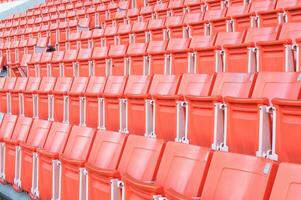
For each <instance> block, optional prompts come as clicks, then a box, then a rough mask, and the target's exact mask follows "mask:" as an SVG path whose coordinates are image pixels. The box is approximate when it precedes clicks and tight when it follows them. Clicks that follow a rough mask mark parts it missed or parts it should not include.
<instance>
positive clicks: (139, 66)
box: [126, 43, 148, 75]
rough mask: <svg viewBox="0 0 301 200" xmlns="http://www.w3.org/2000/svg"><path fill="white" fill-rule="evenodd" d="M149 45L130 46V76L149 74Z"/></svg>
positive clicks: (137, 44) (128, 53)
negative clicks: (147, 56) (147, 51)
mask: <svg viewBox="0 0 301 200" xmlns="http://www.w3.org/2000/svg"><path fill="white" fill-rule="evenodd" d="M147 46H148V44H147V43H132V44H129V46H128V49H127V53H126V54H127V56H128V59H129V60H128V65H129V66H128V67H129V74H131V75H132V74H133V75H142V74H144V75H145V74H148V72H147V71H146V70H147V69H148V68H147V66H146V65H147V64H148V63H147V62H146V50H147Z"/></svg>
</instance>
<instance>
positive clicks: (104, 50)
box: [92, 47, 109, 59]
mask: <svg viewBox="0 0 301 200" xmlns="http://www.w3.org/2000/svg"><path fill="white" fill-rule="evenodd" d="M108 53H109V47H94V48H93V54H92V59H103V58H106V57H107V56H108Z"/></svg>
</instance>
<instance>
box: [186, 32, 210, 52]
mask: <svg viewBox="0 0 301 200" xmlns="http://www.w3.org/2000/svg"><path fill="white" fill-rule="evenodd" d="M214 41H215V36H212V35H211V36H194V37H192V39H191V42H190V46H189V47H190V48H191V49H198V48H207V47H213V45H214Z"/></svg>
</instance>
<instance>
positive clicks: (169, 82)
mask: <svg viewBox="0 0 301 200" xmlns="http://www.w3.org/2000/svg"><path fill="white" fill-rule="evenodd" d="M179 82H180V77H179V76H176V75H161V74H156V75H154V77H153V80H152V84H151V86H150V89H149V94H150V95H175V94H176V92H177V89H178V85H179Z"/></svg>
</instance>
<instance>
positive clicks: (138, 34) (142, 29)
mask: <svg viewBox="0 0 301 200" xmlns="http://www.w3.org/2000/svg"><path fill="white" fill-rule="evenodd" d="M147 25H148V24H147V22H145V21H144V22H134V23H133V26H132V35H133V43H144V42H147V41H148V33H147Z"/></svg>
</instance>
